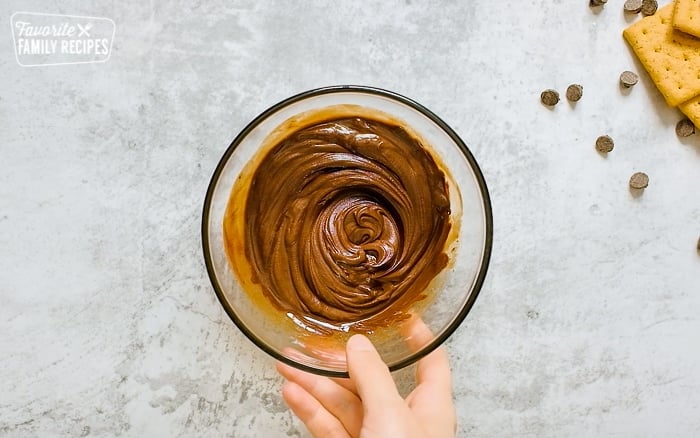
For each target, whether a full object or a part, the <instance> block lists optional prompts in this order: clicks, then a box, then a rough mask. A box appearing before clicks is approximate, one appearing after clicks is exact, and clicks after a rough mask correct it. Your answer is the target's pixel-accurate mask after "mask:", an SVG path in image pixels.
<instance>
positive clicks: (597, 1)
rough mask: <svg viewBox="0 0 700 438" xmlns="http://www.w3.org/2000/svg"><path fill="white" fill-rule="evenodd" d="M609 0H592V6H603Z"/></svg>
mask: <svg viewBox="0 0 700 438" xmlns="http://www.w3.org/2000/svg"><path fill="white" fill-rule="evenodd" d="M607 2H608V0H591V6H603V5H604V4H606V3H607Z"/></svg>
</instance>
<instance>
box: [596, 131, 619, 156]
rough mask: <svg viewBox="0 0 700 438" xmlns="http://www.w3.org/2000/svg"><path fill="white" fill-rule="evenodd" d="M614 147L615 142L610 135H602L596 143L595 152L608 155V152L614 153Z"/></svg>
mask: <svg viewBox="0 0 700 438" xmlns="http://www.w3.org/2000/svg"><path fill="white" fill-rule="evenodd" d="M614 147H615V142H614V141H613V139H612V138H610V136H609V135H601V136H600V137H598V139H597V140H596V141H595V150H597V151H598V152H600V153H601V154H607V153H608V152H610V151H612V150H613V148H614Z"/></svg>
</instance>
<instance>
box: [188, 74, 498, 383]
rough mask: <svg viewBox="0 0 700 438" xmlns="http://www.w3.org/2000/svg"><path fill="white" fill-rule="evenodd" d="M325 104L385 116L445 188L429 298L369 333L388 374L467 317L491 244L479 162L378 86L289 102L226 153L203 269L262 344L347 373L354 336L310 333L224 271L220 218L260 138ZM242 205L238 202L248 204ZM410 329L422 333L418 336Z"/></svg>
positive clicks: (312, 368) (215, 182)
mask: <svg viewBox="0 0 700 438" xmlns="http://www.w3.org/2000/svg"><path fill="white" fill-rule="evenodd" d="M329 108H330V109H331V110H332V111H331V112H333V111H335V112H336V113H338V114H344V115H346V116H351V115H353V112H358V113H364V112H368V113H374V112H376V113H377V114H382V115H387V116H389V117H390V119H391V120H394V121H397V122H398V123H399V124H400V125H401V126H402V127H404V128H406V129H408V130H409V132H411V133H413V134H415V135H416V137H417V138H419V139H420V140H421V142H422V143H423V144H424V145H425V146H426V149H428V150H429V152H430V155H431V156H433V157H434V158H435V161H436V162H437V163H438V164H439V165H440V167H441V169H442V170H443V172H444V173H445V175H446V179H447V182H448V186H449V196H450V203H451V210H452V214H451V217H450V221H451V223H452V225H451V226H452V229H451V231H450V233H451V238H449V239H448V246H447V247H446V248H445V250H446V252H447V254H448V256H449V260H450V261H449V263H448V265H447V267H446V268H444V269H443V270H442V271H441V272H440V273H439V274H438V275H437V276H436V277H435V278H434V279H433V281H432V282H431V283H430V284H429V286H428V288H427V289H426V295H427V298H426V299H423V300H420V301H417V302H416V303H415V305H414V306H413V307H412V308H411V309H410V312H409V313H410V315H411V316H410V317H409V318H408V319H405V320H404V321H402V322H397V323H395V324H391V325H390V326H388V327H384V328H381V327H379V328H376V329H373V330H371V331H370V332H369V333H367V335H368V336H369V338H370V339H371V340H372V342H373V343H374V344H375V346H376V347H377V350H378V351H379V353H380V355H381V356H382V359H383V360H384V361H385V362H386V364H387V366H388V367H389V369H390V370H392V371H395V370H398V369H401V368H403V367H406V366H408V365H410V364H412V363H414V362H415V361H417V360H419V359H420V358H421V357H423V356H425V355H427V354H428V353H430V352H431V351H433V350H434V349H435V348H437V347H438V346H440V345H441V344H442V343H443V342H444V341H445V340H446V339H447V338H448V337H449V336H450V335H451V334H452V333H453V332H454V331H455V330H456V329H457V327H458V326H459V325H460V323H461V322H462V321H463V320H464V318H465V317H466V315H467V313H468V312H469V310H470V309H471V307H472V306H473V304H474V301H475V300H476V297H477V295H478V293H479V291H480V289H481V287H482V285H483V282H484V278H485V276H486V271H487V269H488V264H489V258H490V254H491V245H492V238H493V219H492V213H491V203H490V199H489V194H488V189H487V187H486V182H485V181H484V177H483V175H482V173H481V170H480V169H479V166H478V164H477V162H476V160H475V159H474V157H473V155H472V154H471V152H470V151H469V149H468V148H467V146H466V145H465V144H464V142H463V141H462V140H461V139H460V138H459V137H458V136H457V134H456V133H455V132H454V131H453V130H452V129H451V128H450V127H449V126H448V125H447V124H446V123H445V122H443V121H442V120H441V119H440V118H438V117H437V116H436V115H435V114H433V113H432V112H431V111H430V110H428V109H427V108H425V107H424V106H422V105H420V104H419V103H417V102H415V101H413V100H411V99H408V98H406V97H403V96H401V95H398V94H396V93H393V92H390V91H386V90H381V89H377V88H371V87H364V86H333V87H325V88H319V89H315V90H310V91H306V92H303V93H301V94H298V95H296V96H293V97H290V98H288V99H286V100H284V101H282V102H280V103H278V104H276V105H274V106H272V107H271V108H269V109H268V110H266V111H264V112H263V113H262V114H260V115H259V116H258V117H256V118H255V119H254V120H253V121H252V122H250V123H249V124H248V126H246V127H245V128H244V129H243V131H242V132H241V133H240V134H239V135H238V136H237V137H236V138H235V139H234V140H233V143H231V145H230V146H229V147H228V149H226V152H225V153H224V155H223V157H222V158H221V160H220V161H219V164H218V165H217V166H216V169H215V171H214V174H213V176H212V178H211V182H210V184H209V187H208V189H207V193H206V197H205V200H204V209H203V214H202V246H203V250H204V260H205V263H206V267H207V272H208V274H209V278H210V280H211V283H212V286H213V287H214V290H215V292H216V296H217V297H218V299H219V301H220V302H221V305H222V306H223V308H224V310H225V311H226V313H227V314H228V315H229V317H230V318H231V320H232V321H233V322H234V323H235V325H236V326H237V327H238V328H239V329H240V330H241V331H242V332H243V333H244V334H245V335H246V336H247V337H248V338H249V339H250V340H251V341H253V343H255V345H257V346H258V347H259V348H261V349H262V350H264V351H265V352H267V353H268V354H270V355H271V356H273V357H274V358H275V359H277V360H280V361H282V362H285V363H287V364H289V365H292V366H295V367H297V368H299V369H302V370H305V371H309V372H312V373H316V374H320V375H326V376H332V377H347V376H348V374H347V367H346V361H345V353H344V346H345V341H346V340H347V337H348V336H349V335H350V334H352V333H351V332H350V333H343V332H340V333H335V332H334V333H332V334H330V335H329V334H327V333H325V334H324V333H315V332H313V331H310V330H307V329H305V328H304V326H303V325H300V324H298V322H297V323H295V321H294V318H291V317H289V316H290V315H288V314H285V312H284V311H282V310H280V309H277V308H275V307H274V306H273V305H272V304H271V303H270V302H269V301H266V300H265V299H260V297H259V296H257V297H256V296H255V294H254V293H250V289H247V287H248V286H249V284H250V281H249V280H248V281H246V279H242V278H239V277H240V275H241V274H240V272H241V271H240V270H235V269H233V267H232V266H231V262H230V261H229V258H228V257H227V252H226V249H225V243H224V239H225V237H224V226H223V223H224V216H225V214H226V210H227V205H228V203H229V199H230V198H231V194H232V188H233V186H234V184H235V183H236V181H237V179H238V178H239V177H240V176H241V175H242V173H245V172H246V165H248V163H250V162H251V161H254V160H256V159H259V156H260V153H259V152H260V150H261V147H262V145H263V144H265V143H266V139H269V138H271V137H274V136H275V135H277V136H279V132H280V129H281V128H280V127H282V126H289V124H290V121H293V120H295V119H298V118H299V117H303V115H304V114H313V113H315V112H318V111H327V109H329ZM239 202H240V203H242V204H243V205H244V204H245V199H242V200H240V201H239ZM239 210H240V209H239ZM241 244H242V243H241ZM244 284H248V286H246V287H244ZM416 323H419V327H420V328H421V330H418V331H416V330H415V327H417V325H416ZM426 333H427V335H426Z"/></svg>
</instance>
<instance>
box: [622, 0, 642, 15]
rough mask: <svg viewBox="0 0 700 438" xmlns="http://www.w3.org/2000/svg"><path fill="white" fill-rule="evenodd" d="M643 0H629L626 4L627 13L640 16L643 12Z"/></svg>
mask: <svg viewBox="0 0 700 438" xmlns="http://www.w3.org/2000/svg"><path fill="white" fill-rule="evenodd" d="M642 3H643V1H642V0H627V1H626V2H625V12H629V13H630V14H638V13H639V12H640V11H641V10H642Z"/></svg>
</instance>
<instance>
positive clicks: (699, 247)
mask: <svg viewBox="0 0 700 438" xmlns="http://www.w3.org/2000/svg"><path fill="white" fill-rule="evenodd" d="M698 251H700V237H698Z"/></svg>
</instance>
